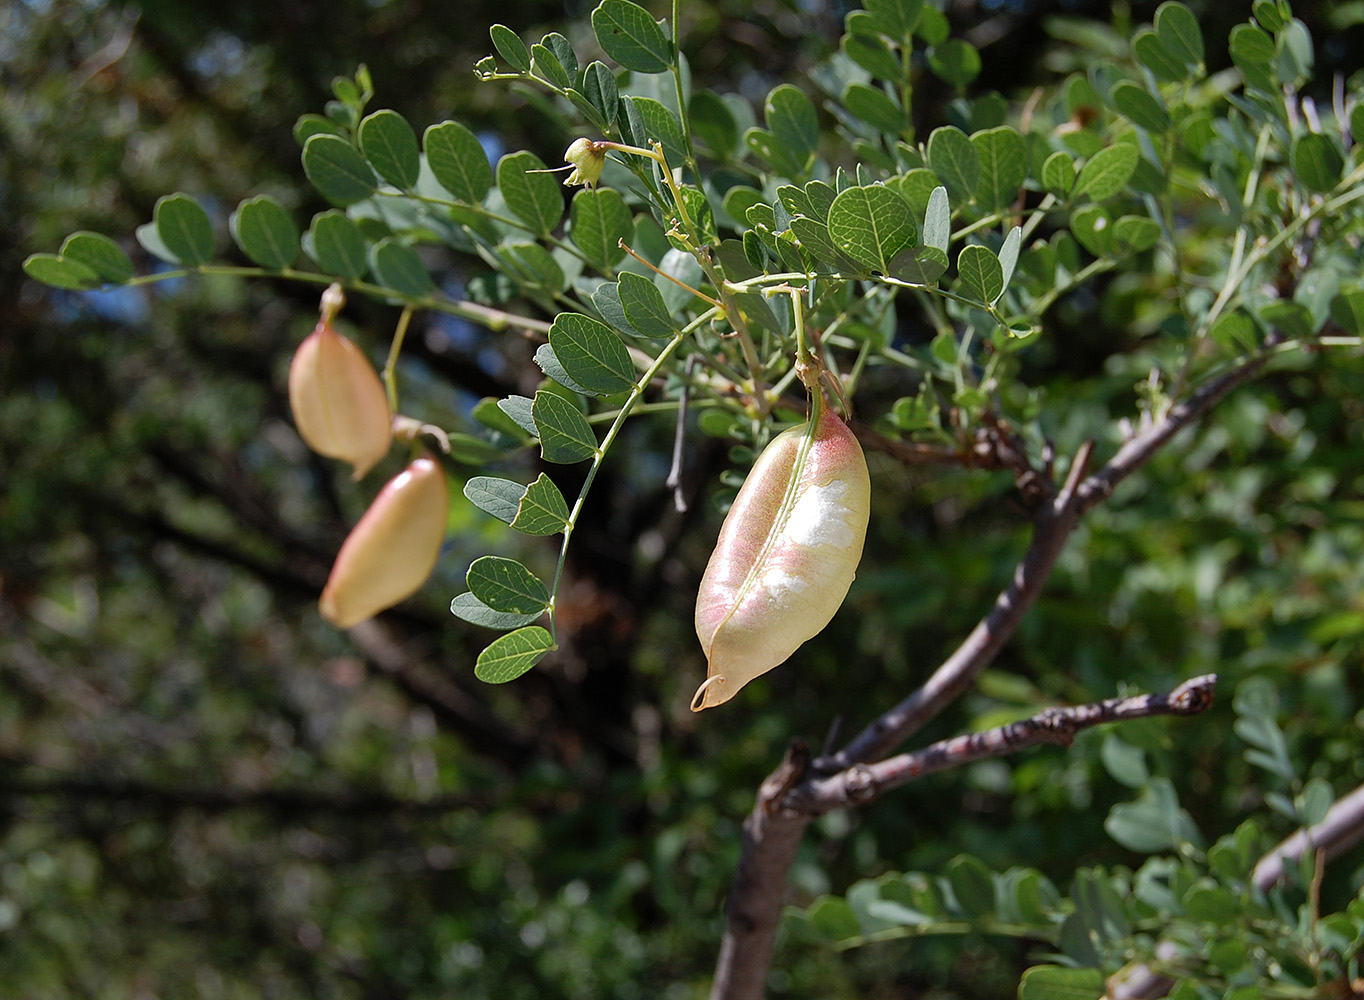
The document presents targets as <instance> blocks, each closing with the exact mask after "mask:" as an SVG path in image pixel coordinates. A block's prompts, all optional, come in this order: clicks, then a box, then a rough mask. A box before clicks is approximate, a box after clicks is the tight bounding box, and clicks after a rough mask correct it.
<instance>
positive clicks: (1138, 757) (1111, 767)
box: [1099, 732, 1151, 788]
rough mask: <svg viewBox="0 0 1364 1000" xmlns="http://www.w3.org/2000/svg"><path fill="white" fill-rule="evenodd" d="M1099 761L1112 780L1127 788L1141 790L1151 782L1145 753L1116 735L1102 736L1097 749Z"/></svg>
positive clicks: (1111, 733)
mask: <svg viewBox="0 0 1364 1000" xmlns="http://www.w3.org/2000/svg"><path fill="white" fill-rule="evenodd" d="M1099 759H1100V760H1102V761H1103V765H1104V768H1105V770H1107V771H1108V773H1109V774H1110V775H1112V777H1113V779H1114V780H1115V781H1120V782H1122V783H1123V784H1124V785H1126V786H1127V787H1128V788H1141V787H1143V786H1144V785H1145V784H1146V783H1147V782H1148V781H1150V780H1151V771H1150V769H1149V768H1148V767H1147V766H1146V751H1145V750H1143V749H1141V747H1135V746H1133V745H1132V744H1131V743H1128V742H1127V741H1126V740H1124V739H1123V738H1122V737H1121V736H1119V735H1118V734H1117V733H1113V732H1110V733H1108V734H1107V735H1105V736H1104V741H1103V743H1102V745H1101V746H1100V747H1099Z"/></svg>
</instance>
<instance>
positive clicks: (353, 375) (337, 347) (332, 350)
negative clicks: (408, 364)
mask: <svg viewBox="0 0 1364 1000" xmlns="http://www.w3.org/2000/svg"><path fill="white" fill-rule="evenodd" d="M289 408H290V409H291V410H293V413H294V424H295V425H296V426H297V427H298V433H299V436H300V437H302V438H303V440H304V442H305V443H306V444H307V445H308V447H309V448H311V449H312V450H313V451H315V452H317V453H318V454H319V455H325V456H326V457H328V458H339V459H341V460H342V461H346V462H349V463H351V465H352V466H353V472H352V478H354V479H359V478H360V477H362V476H363V475H364V474H365V473H366V472H368V471H369V470H370V469H372V468H374V466H375V464H376V463H377V462H378V461H379V459H381V458H383V457H384V456H385V455H387V454H388V449H389V445H390V443H391V442H392V440H393V418H392V416H391V415H390V413H389V409H388V396H387V395H386V394H385V393H384V384H383V383H382V382H380V381H379V376H378V374H377V373H376V372H375V371H374V366H373V365H371V364H370V363H369V359H368V358H366V357H365V355H364V353H363V352H362V351H361V350H360V348H358V347H356V346H355V345H354V344H353V343H351V342H350V341H349V340H348V339H346V338H345V337H343V336H341V334H339V333H337V332H336V330H335V328H333V326H332V325H331V322H330V320H328V319H327V318H323V319H322V320H320V321H319V322H318V324H317V327H316V328H315V329H314V330H313V332H312V333H310V334H308V336H307V337H306V338H304V341H303V343H301V344H299V345H298V350H297V351H296V352H295V353H294V359H293V361H291V362H290V363H289Z"/></svg>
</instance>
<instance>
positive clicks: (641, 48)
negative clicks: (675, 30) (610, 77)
mask: <svg viewBox="0 0 1364 1000" xmlns="http://www.w3.org/2000/svg"><path fill="white" fill-rule="evenodd" d="M592 30H593V31H594V32H596V35H597V41H598V43H599V44H600V45H601V47H602V51H603V52H605V53H606V54H607V55H608V56H610V57H611V58H612V59H614V60H615V61H616V62H618V63H619V64H620V65H622V66H624V67H625V68H626V69H630V70H634V71H635V72H637V73H662V72H665V71H666V70H667V69H668V68H669V67H671V66H672V64H673V47H672V43H671V42H670V41H668V36H667V35H665V34H664V33H663V29H662V28H660V27H659V26H658V22H657V21H655V20H654V19H653V16H652V15H651V14H650V13H649V12H648V11H647V10H645V9H644V8H643V7H641V6H639V4H635V3H631V2H630V0H602V2H601V3H600V4H599V5H598V6H597V9H596V10H594V11H593V12H592Z"/></svg>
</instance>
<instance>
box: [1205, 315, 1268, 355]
mask: <svg viewBox="0 0 1364 1000" xmlns="http://www.w3.org/2000/svg"><path fill="white" fill-rule="evenodd" d="M1208 336H1210V337H1211V338H1212V339H1213V341H1214V342H1215V343H1217V344H1219V345H1220V346H1221V347H1222V348H1223V349H1224V350H1227V351H1229V352H1231V353H1232V354H1248V353H1250V352H1251V351H1253V350H1255V349H1256V347H1258V346H1259V342H1258V340H1259V338H1258V337H1257V335H1256V330H1255V321H1254V320H1253V319H1251V318H1250V317H1249V316H1247V315H1246V314H1245V313H1243V312H1241V311H1240V310H1237V311H1235V312H1229V313H1225V314H1223V315H1222V316H1220V317H1219V318H1218V320H1217V322H1216V323H1214V324H1213V325H1212V329H1211V330H1209V331H1208Z"/></svg>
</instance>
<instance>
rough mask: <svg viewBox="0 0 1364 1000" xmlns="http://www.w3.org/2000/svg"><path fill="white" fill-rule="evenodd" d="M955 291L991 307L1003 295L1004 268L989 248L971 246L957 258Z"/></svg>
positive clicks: (965, 248) (962, 250) (964, 249)
mask: <svg viewBox="0 0 1364 1000" xmlns="http://www.w3.org/2000/svg"><path fill="white" fill-rule="evenodd" d="M956 289H957V291H959V292H961V293H962V294H964V295H967V296H969V297H971V298H973V299H975V300H976V301H977V302H984V303H987V304H990V305H993V304H994V302H995V300H996V299H998V298H999V297H1000V296H1001V295H1002V294H1004V268H1003V267H1002V266H1001V265H1000V263H999V258H998V257H996V256H995V255H994V254H993V253H991V251H990V249H989V247H983V246H979V245H977V244H972V245H970V246H966V247H962V249H961V253H960V254H959V255H958V256H957V284H956Z"/></svg>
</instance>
